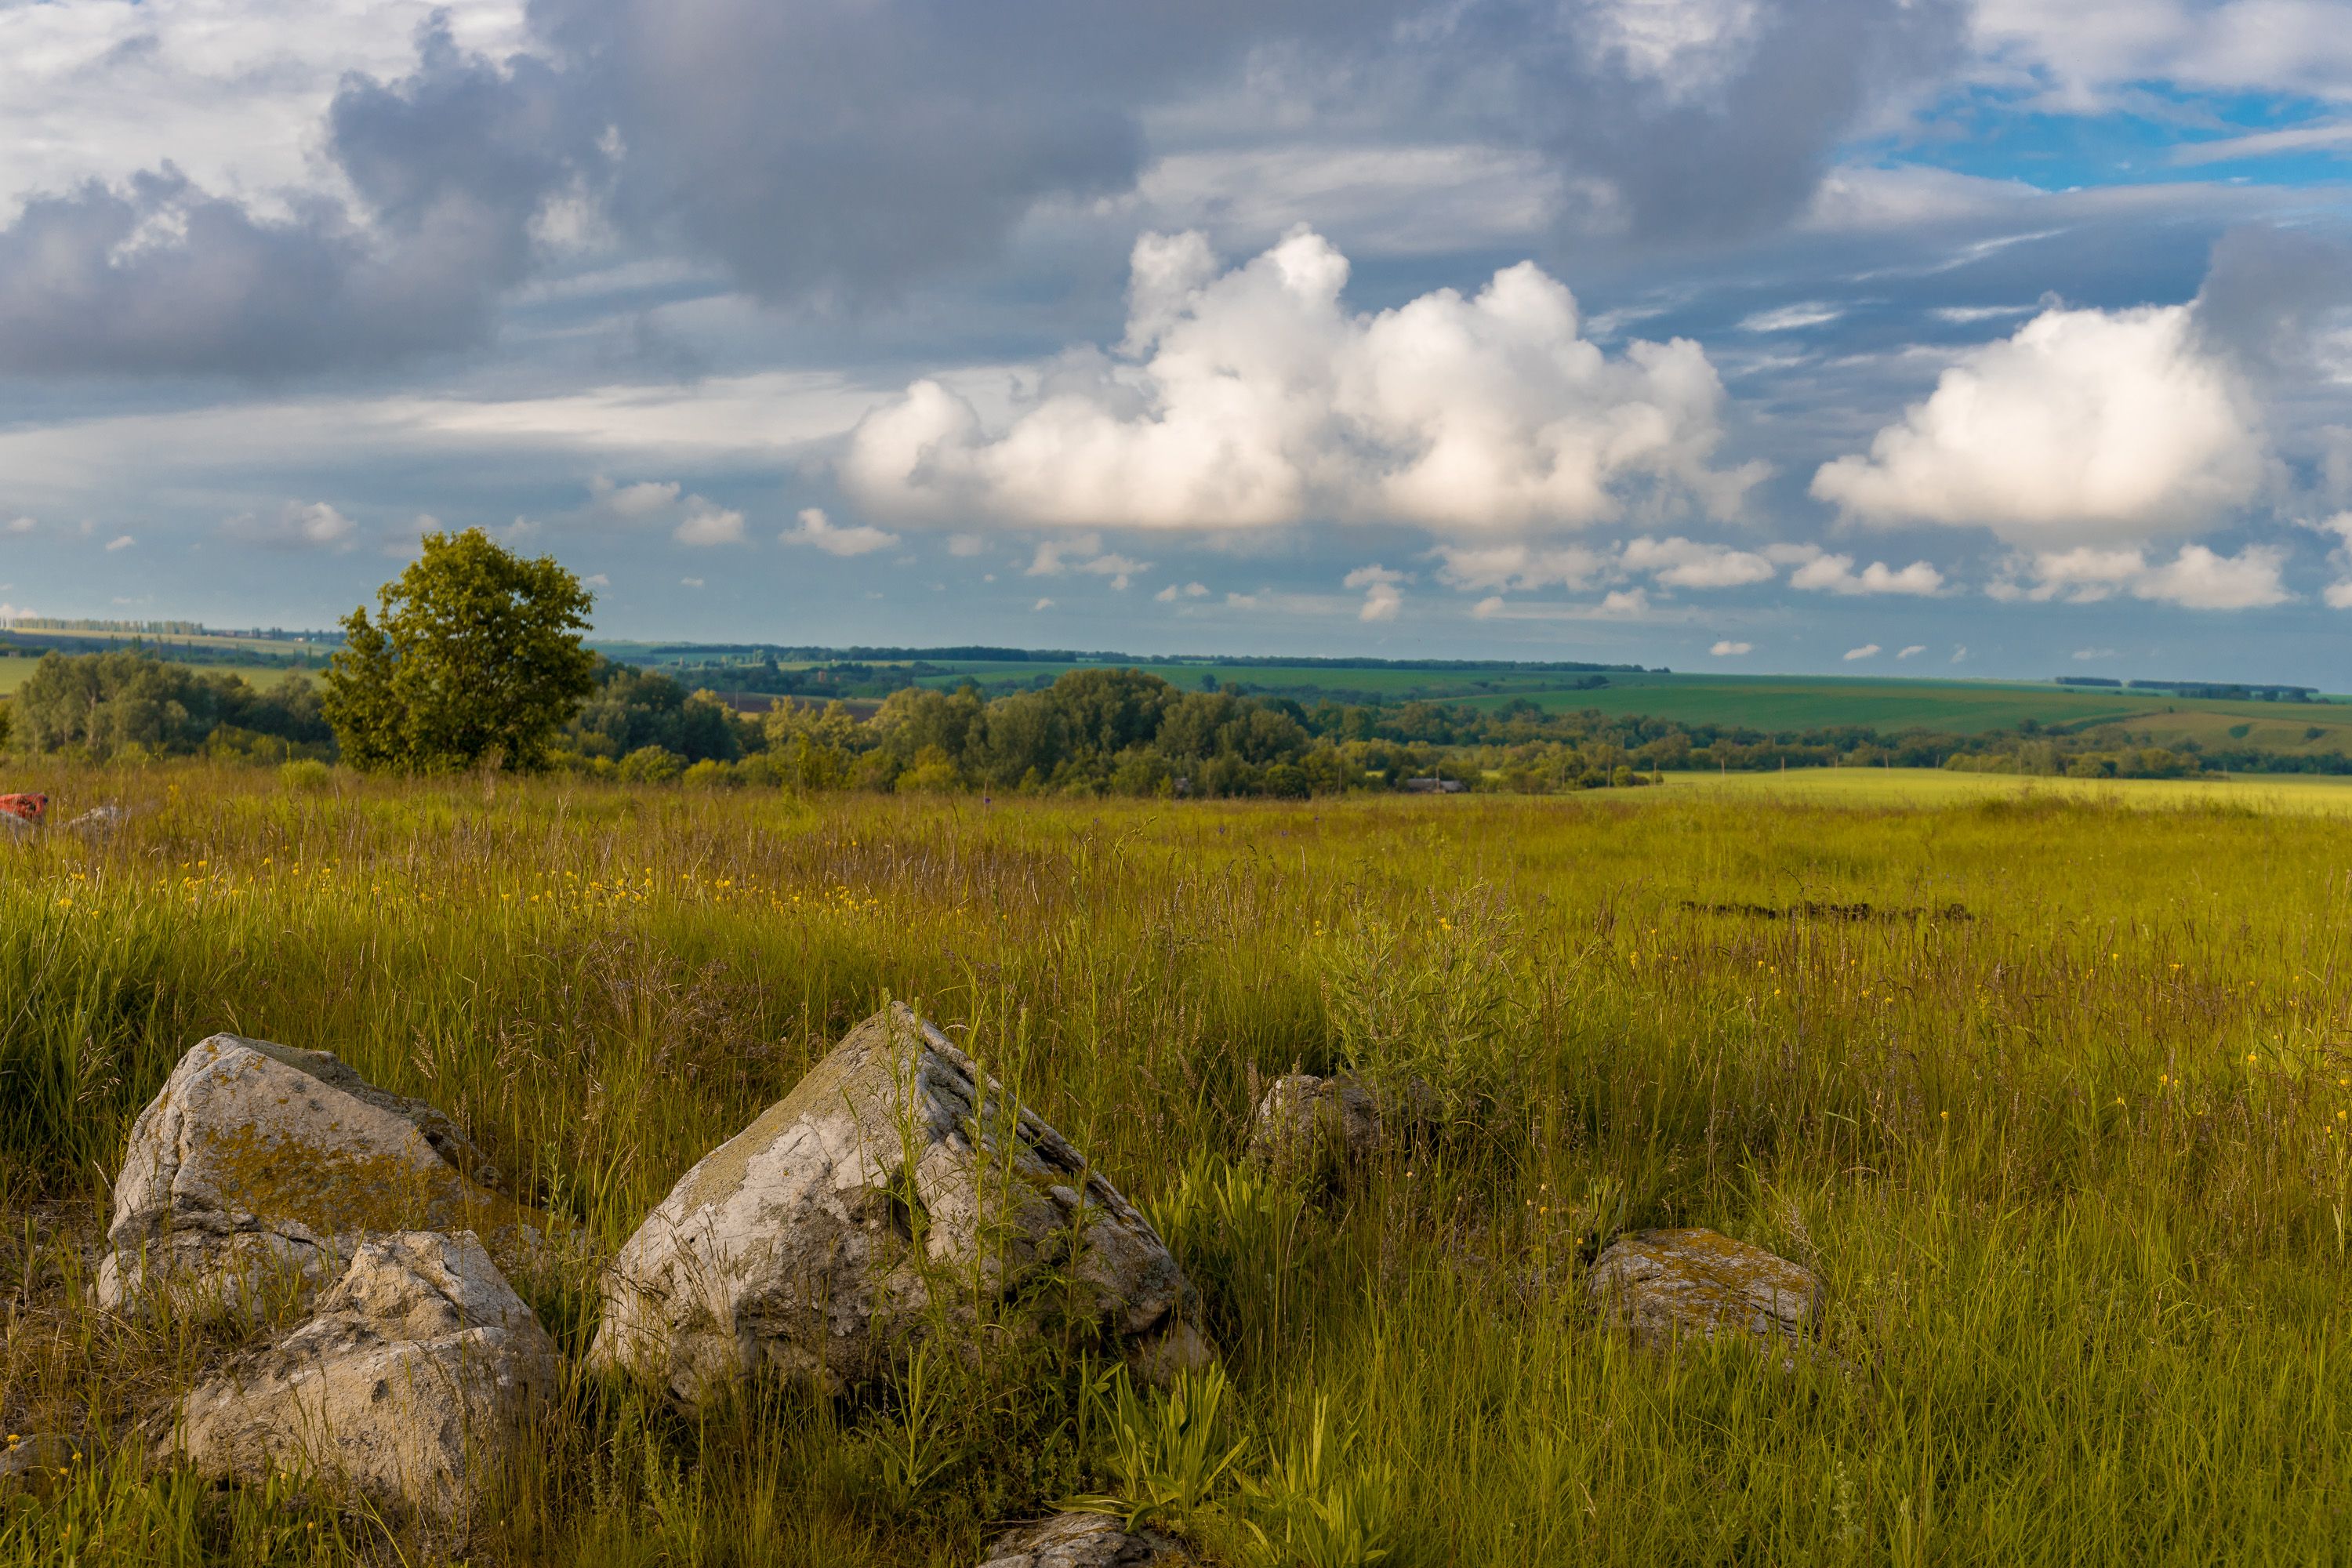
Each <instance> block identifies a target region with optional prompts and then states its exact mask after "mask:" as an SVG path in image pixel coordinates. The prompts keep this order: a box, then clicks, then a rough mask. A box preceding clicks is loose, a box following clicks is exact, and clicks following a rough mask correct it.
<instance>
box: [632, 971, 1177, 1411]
mask: <svg viewBox="0 0 2352 1568" xmlns="http://www.w3.org/2000/svg"><path fill="white" fill-rule="evenodd" d="M1198 1306H1199V1300H1198V1297H1197V1296H1196V1294H1195V1293H1194V1291H1193V1289H1192V1284H1191V1283H1190V1282H1189V1281H1188V1280H1187V1279H1185V1278H1184V1274H1183V1271H1182V1270H1181V1268H1178V1267H1177V1265H1176V1260H1175V1259H1174V1258H1171V1257H1170V1256H1169V1253H1168V1248H1167V1247H1166V1246H1164V1245H1163V1244H1162V1243H1161V1241H1160V1237H1159V1236H1158V1235H1157V1234H1156V1233H1155V1232H1154V1231H1153V1230H1152V1228H1151V1225H1150V1221H1148V1220H1147V1219H1145V1218H1144V1216H1143V1215H1142V1214H1141V1212H1140V1211H1139V1210H1138V1209H1137V1208H1136V1207H1135V1205H1132V1204H1130V1203H1129V1202H1128V1201H1127V1199H1126V1198H1124V1197H1122V1196H1120V1195H1119V1193H1118V1189H1117V1188H1115V1187H1113V1186H1112V1185H1111V1184H1110V1183H1109V1182H1108V1181H1106V1180H1105V1179H1104V1178H1103V1177H1102V1175H1101V1174H1100V1173H1097V1172H1095V1171H1093V1170H1092V1169H1090V1168H1089V1167H1088V1165H1087V1162H1086V1161H1085V1159H1083V1158H1082V1157H1081V1156H1080V1155H1079V1153H1078V1152H1077V1151H1076V1150H1075V1149H1073V1148H1071V1147H1070V1145H1069V1144H1068V1142H1066V1141H1065V1140H1064V1139H1063V1137H1062V1135H1061V1134H1060V1133H1058V1132H1056V1131H1054V1130H1053V1129H1052V1128H1051V1127H1048V1126H1047V1125H1045V1122H1044V1121H1040V1120H1039V1119H1038V1118H1037V1117H1036V1116H1035V1115H1034V1114H1033V1113H1031V1112H1029V1111H1027V1110H1021V1109H1020V1108H1018V1107H1017V1106H1015V1105H1013V1103H1012V1101H1011V1100H1008V1099H1007V1098H1006V1096H1005V1094H1004V1091H1003V1089H1001V1088H1000V1087H999V1086H998V1085H997V1084H996V1083H995V1082H994V1081H993V1080H992V1079H987V1078H986V1077H985V1076H984V1075H982V1073H981V1072H980V1070H979V1069H978V1068H976V1067H975V1066H974V1065H973V1064H972V1062H971V1058H968V1057H966V1056H965V1055H964V1054H963V1053H962V1052H961V1051H960V1050H958V1049H957V1048H956V1047H954V1046H953V1045H951V1044H950V1043H949V1041H948V1039H947V1037H945V1036H944V1035H942V1034H940V1031H939V1030H938V1029H937V1028H935V1027H933V1026H931V1025H930V1024H929V1023H927V1022H925V1021H924V1020H922V1019H919V1018H918V1017H916V1016H915V1015H914V1014H913V1013H911V1012H909V1011H908V1009H907V1008H905V1007H903V1006H899V1005H892V1006H891V1007H889V1008H888V1009H887V1010H886V1011H884V1012H882V1013H878V1014H877V1015H875V1016H873V1017H871V1018H868V1019H867V1020H866V1022H865V1023H863V1024H860V1025H859V1026H857V1027H856V1028H855V1029H853V1030H851V1031H850V1033H849V1035H848V1036H847V1037H845V1038H844V1039H843V1041H842V1042H841V1044H840V1045H839V1046H837V1047H835V1049H834V1050H833V1052H832V1053H831V1054H830V1055H828V1056H827V1057H826V1058H824V1060H823V1061H821V1062H819V1063H817V1065H816V1066H815V1067H814V1068H812V1069H811V1070H810V1072H809V1074H808V1076H807V1077H805V1078H803V1079H802V1080H801V1081H800V1084H799V1085H798V1087H796V1088H795V1089H793V1091H792V1093H791V1094H789V1095H787V1096H785V1097H784V1099H782V1100H779V1101H778V1102H777V1103H776V1104H774V1105H772V1106H771V1107H769V1108H768V1110H767V1111H766V1112H765V1113H764V1114H763V1115H761V1117H760V1118H759V1120H758V1121H754V1122H752V1123H751V1126H749V1127H747V1128H745V1129H744V1130H743V1131H741V1132H740V1133H738V1134H736V1136H735V1137H733V1138H731V1139H730V1140H729V1141H728V1142H725V1143H723V1144H721V1145H720V1146H719V1148H717V1149H716V1150H714V1151H712V1152H710V1153H709V1154H708V1155H706V1156H704V1158H703V1159H702V1161H701V1163H698V1164H697V1165H696V1166H695V1167H694V1168H693V1169H692V1170H690V1171H688V1173H686V1174H685V1176H684V1177H682V1178H681V1179H680V1180H679V1182H678V1184H677V1186H676V1187H674V1188H672V1189H671V1191H670V1194H669V1196H668V1197H667V1198H665V1199H664V1200H663V1201H662V1203H661V1205H660V1206H659V1207H657V1208H656V1209H655V1210H654V1212H653V1213H652V1215H649V1216H648V1217H647V1218H646V1222H645V1224H644V1225H643V1226H640V1227H639V1228H638V1230H637V1233H636V1234H635V1236H633V1237H630V1238H629V1241H628V1244H627V1245H626V1246H625V1247H622V1249H621V1251H620V1254H619V1255H618V1256H617V1257H616V1258H614V1261H613V1263H612V1265H611V1267H610V1268H608V1269H607V1270H606V1272H605V1276H604V1321H603V1324H602V1326H601V1327H600V1328H599V1330H598V1331H597V1335H596V1340H595V1342H594V1344H593V1346H592V1347H591V1348H590V1351H589V1354H588V1360H589V1363H590V1364H591V1365H592V1366H600V1367H614V1368H626V1369H630V1370H634V1371H635V1372H637V1373H640V1374H642V1375H645V1376H647V1377H650V1378H653V1379H655V1380H657V1381H659V1382H660V1383H662V1384H666V1385H667V1387H668V1389H669V1390H670V1392H671V1393H672V1394H673V1395H675V1396H676V1398H677V1400H679V1401H680V1402H681V1403H683V1404H685V1405H689V1406H691V1405H698V1404H699V1403H700V1402H701V1401H702V1400H703V1399H704V1398H705V1396H706V1395H707V1394H709V1393H710V1392H712V1391H713V1390H715V1389H716V1388H718V1387H720V1386H723V1385H725V1384H731V1383H734V1382H737V1381H739V1380H740V1379H742V1378H743V1377H745V1376H746V1375H747V1374H750V1373H754V1372H759V1371H767V1372H772V1373H778V1374H781V1375H782V1376H783V1377H785V1378H787V1379H790V1380H796V1381H805V1382H807V1383H810V1384H814V1385H815V1386H817V1387H820V1388H823V1389H825V1390H828V1391H839V1390H843V1389H845V1388H847V1387H849V1386H851V1385H854V1384H858V1383H862V1382H865V1381H866V1380H868V1379H871V1378H874V1377H877V1376H878V1375H880V1374H881V1373H884V1372H885V1371H887V1368H888V1366H889V1364H890V1361H891V1357H892V1356H893V1354H894V1353H895V1352H896V1351H897V1350H898V1348H899V1347H900V1346H901V1345H903V1344H904V1343H906V1342H907V1341H908V1337H909V1336H911V1335H915V1334H919V1333H921V1332H923V1331H926V1330H927V1329H928V1328H929V1327H930V1326H932V1325H934V1324H945V1325H947V1326H949V1327H961V1326H968V1325H969V1324H970V1323H971V1321H972V1319H974V1318H975V1317H976V1316H980V1315H983V1314H985V1315H987V1316H989V1317H991V1318H992V1319H994V1320H996V1321H1000V1322H1012V1323H1014V1324H1020V1323H1023V1322H1024V1321H1040V1322H1041V1321H1044V1320H1045V1317H1046V1316H1047V1315H1049V1314H1054V1313H1066V1314H1067V1315H1068V1316H1069V1317H1072V1318H1076V1319H1078V1320H1081V1321H1086V1322H1089V1323H1092V1324H1096V1325H1098V1326H1099V1327H1100V1328H1101V1329H1102V1330H1103V1331H1106V1332H1107V1333H1108V1335H1109V1336H1111V1337H1112V1338H1114V1339H1116V1340H1118V1341H1119V1342H1123V1343H1125V1344H1126V1345H1127V1346H1128V1347H1129V1353H1130V1354H1131V1356H1132V1357H1133V1358H1134V1359H1135V1360H1136V1362H1137V1363H1138V1364H1139V1367H1140V1368H1141V1369H1142V1370H1143V1371H1144V1372H1145V1373H1147V1375H1152V1376H1155V1377H1161V1378H1164V1377H1166V1376H1169V1375H1171V1374H1173V1373H1176V1372H1179V1371H1182V1370H1185V1369H1188V1368H1192V1367H1198V1366H1200V1365H1202V1364H1205V1363H1206V1362H1207V1361H1208V1359H1209V1354H1210V1352H1209V1350H1208V1347H1207V1345H1206V1343H1205V1342H1203V1341H1202V1339H1201V1338H1200V1336H1199V1333H1198V1332H1197V1331H1195V1330H1194V1329H1193V1328H1192V1319H1193V1318H1194V1317H1195V1315H1196V1314H1197V1311H1198Z"/></svg>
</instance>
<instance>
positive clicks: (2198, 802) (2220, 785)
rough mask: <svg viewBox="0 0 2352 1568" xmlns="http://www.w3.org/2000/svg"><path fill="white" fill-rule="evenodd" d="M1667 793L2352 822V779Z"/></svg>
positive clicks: (2002, 778)
mask: <svg viewBox="0 0 2352 1568" xmlns="http://www.w3.org/2000/svg"><path fill="white" fill-rule="evenodd" d="M1665 781H1666V784H1667V785H1668V786H1669V788H1668V791H1667V792H1664V793H1662V794H1660V795H1656V796H1654V797H1644V798H1659V799H1664V798H1668V796H1669V795H1672V796H1674V797H1677V798H1687V797H1688V796H1689V795H1700V796H1703V797H1705V798H1707V799H1710V800H1714V801H1717V802H1722V803H1725V804H1729V803H1732V802H1738V801H1769V802H1774V803H1777V804H1780V805H1812V806H1877V807H1885V806H1899V807H1914V806H1916V807H1939V806H1952V805H1971V804H1979V803H1983V802H1990V801H2013V802H2017V803H2019V804H2021V805H2088V806H2100V807H2116V808H2126V809H2137V810H2143V811H2166V810H2187V809H2203V810H2211V811H2243V812H2255V813H2261V814H2263V815H2272V816H2352V778H2347V777H2345V776H2342V775H2340V774H2338V775H2332V776H2306V775H2302V774H2294V773H2281V774H2276V775H2261V774H2258V775H2253V776H2250V777H2246V776H2242V777H2237V778H2227V779H2224V778H2215V777H2205V778H2193V779H2069V778H2024V777H2020V776H2017V775H2015V774H2003V773H1948V772H1945V771H1944V770H1942V769H1940V768H1799V769H1796V770H1794V771H1792V772H1790V773H1723V774H1717V773H1668V774H1666V775H1665Z"/></svg>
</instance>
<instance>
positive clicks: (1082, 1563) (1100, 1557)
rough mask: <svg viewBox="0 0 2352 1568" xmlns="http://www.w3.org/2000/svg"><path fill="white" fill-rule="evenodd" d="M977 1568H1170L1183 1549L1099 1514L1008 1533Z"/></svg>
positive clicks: (1063, 1517) (1058, 1518)
mask: <svg viewBox="0 0 2352 1568" xmlns="http://www.w3.org/2000/svg"><path fill="white" fill-rule="evenodd" d="M992 1551H993V1552H994V1553H995V1554H994V1555H993V1556H992V1557H990V1558H989V1560H988V1561H987V1562H985V1563H982V1564H981V1565H980V1568H1153V1565H1163V1568H1174V1565H1175V1564H1177V1563H1184V1562H1187V1561H1189V1559H1187V1558H1186V1557H1185V1555H1184V1552H1183V1549H1182V1548H1181V1547H1180V1546H1178V1545H1177V1544H1176V1542H1172V1541H1171V1540H1169V1539H1168V1538H1167V1537H1166V1536H1164V1535H1160V1534H1158V1533H1156V1532H1155V1531H1149V1530H1139V1531H1126V1530H1121V1529H1120V1528H1119V1526H1118V1521H1117V1520H1115V1519H1109V1518H1106V1517H1105V1516H1104V1515H1102V1514H1099V1513H1057V1514H1055V1516H1054V1517H1053V1518H1051V1519H1049V1520H1047V1521H1045V1522H1044V1523H1043V1524H1034V1525H1031V1526H1030V1527H1029V1528H1028V1529H1026V1530H1019V1531H1013V1533H1012V1534H1011V1535H1008V1536H1006V1537H1004V1538H1003V1540H1001V1541H999V1542H997V1543H996V1545H995V1546H994V1547H993V1548H992Z"/></svg>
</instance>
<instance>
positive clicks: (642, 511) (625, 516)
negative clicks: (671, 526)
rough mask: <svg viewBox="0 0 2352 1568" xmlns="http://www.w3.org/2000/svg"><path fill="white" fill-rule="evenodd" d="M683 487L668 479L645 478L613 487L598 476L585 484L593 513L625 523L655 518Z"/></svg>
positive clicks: (672, 501) (611, 483)
mask: <svg viewBox="0 0 2352 1568" xmlns="http://www.w3.org/2000/svg"><path fill="white" fill-rule="evenodd" d="M683 488H684V487H682V486H680V485H679V484H678V483H677V481H676V480H672V479H646V480H644V481H642V482H640V483H637V484H634V485H616V484H614V482H613V481H612V480H610V479H606V478H605V477H604V475H602V474H598V475H596V476H595V477H593V479H590V480H589V481H588V503H589V505H590V506H592V507H593V508H594V509H595V510H598V511H601V512H603V513H604V514H605V515H607V516H609V517H614V518H618V519H620V520H621V521H625V522H636V521H643V520H644V519H646V518H649V517H659V516H660V515H661V514H662V513H664V512H666V511H667V510H669V509H670V508H671V507H672V506H674V505H675V504H677V498H678V494H679V491H680V490H681V489H683Z"/></svg>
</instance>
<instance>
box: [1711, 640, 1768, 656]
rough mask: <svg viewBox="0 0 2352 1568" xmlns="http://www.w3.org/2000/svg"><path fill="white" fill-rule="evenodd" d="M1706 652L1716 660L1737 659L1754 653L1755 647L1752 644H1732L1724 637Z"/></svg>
mask: <svg viewBox="0 0 2352 1568" xmlns="http://www.w3.org/2000/svg"><path fill="white" fill-rule="evenodd" d="M1706 651H1707V652H1709V653H1711V654H1713V655H1715V657H1716V658H1739V657H1740V656H1741V655H1742V654H1750V653H1754V652H1755V651H1756V645H1755V644H1754V643H1752V642H1733V641H1732V640H1731V639H1730V638H1728V637H1726V638H1725V639H1724V640H1723V641H1721V642H1719V643H1717V644H1716V645H1715V646H1714V647H1711V648H1709V649H1707V650H1706Z"/></svg>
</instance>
